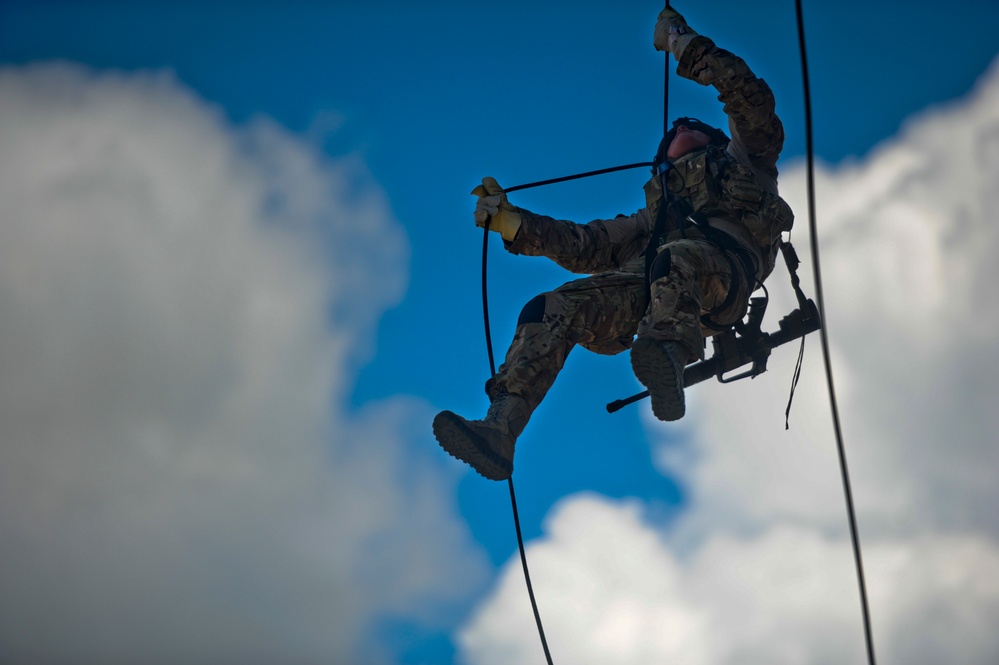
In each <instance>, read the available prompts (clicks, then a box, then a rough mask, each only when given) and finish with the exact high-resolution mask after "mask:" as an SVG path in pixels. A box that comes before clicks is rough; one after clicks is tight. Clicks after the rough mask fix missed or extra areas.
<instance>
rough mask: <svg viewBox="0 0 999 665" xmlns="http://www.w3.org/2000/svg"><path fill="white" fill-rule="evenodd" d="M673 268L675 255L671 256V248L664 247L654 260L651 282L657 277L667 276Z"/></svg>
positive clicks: (650, 275)
mask: <svg viewBox="0 0 999 665" xmlns="http://www.w3.org/2000/svg"><path fill="white" fill-rule="evenodd" d="M672 268H673V257H672V256H670V253H669V250H668V249H664V250H663V251H661V252H659V255H658V256H656V258H655V260H654V261H653V262H652V270H651V271H649V282H650V283H651V282H654V281H656V280H657V279H660V278H662V277H665V276H666V275H668V274H669V271H670V270H671V269H672Z"/></svg>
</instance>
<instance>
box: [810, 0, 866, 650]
mask: <svg viewBox="0 0 999 665" xmlns="http://www.w3.org/2000/svg"><path fill="white" fill-rule="evenodd" d="M794 4H795V10H796V12H797V19H798V44H799V46H800V50H801V76H802V86H803V88H804V97H805V149H806V152H807V184H808V228H809V232H810V234H811V249H812V260H813V264H814V275H815V300H816V303H817V304H818V308H819V319H820V320H821V321H822V325H821V326H820V327H819V336H820V338H821V340H822V357H823V359H824V362H825V368H826V384H827V387H828V389H829V405H830V409H831V411H832V420H833V429H834V431H835V433H836V448H837V451H838V453H839V467H840V475H841V476H842V478H843V494H844V496H845V498H846V512H847V517H848V518H849V522H850V539H851V541H852V543H853V558H854V562H855V564H856V568H857V583H858V585H859V587H860V605H861V610H862V612H863V619H864V637H865V640H866V645H867V662H868V663H869V665H875V659H874V638H873V635H872V631H871V614H870V608H869V607H868V603H867V584H866V582H865V581H864V561H863V557H862V556H861V553H860V536H859V535H858V529H857V515H856V511H855V510H854V506H853V491H852V490H851V488H850V472H849V469H848V468H847V464H846V448H845V446H844V445H843V431H842V428H841V426H840V422H839V408H838V406H837V403H836V385H835V383H834V382H833V373H832V360H831V358H830V354H829V335H828V333H827V332H826V329H827V328H828V321H829V319H827V318H826V309H825V302H824V299H823V296H822V271H821V270H820V268H819V241H818V232H817V229H816V227H817V224H816V221H815V165H814V161H815V160H814V154H815V149H814V146H813V143H812V100H811V90H810V87H809V82H808V58H807V55H806V50H805V21H804V17H803V16H802V10H801V0H795V3H794Z"/></svg>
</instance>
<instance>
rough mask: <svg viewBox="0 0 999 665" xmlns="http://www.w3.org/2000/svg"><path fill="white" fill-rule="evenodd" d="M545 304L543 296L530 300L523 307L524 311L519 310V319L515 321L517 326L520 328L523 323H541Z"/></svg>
mask: <svg viewBox="0 0 999 665" xmlns="http://www.w3.org/2000/svg"><path fill="white" fill-rule="evenodd" d="M546 302H547V301H546V299H545V296H544V294H541V295H540V296H535V297H534V298H532V299H531V300H530V302H528V303H527V304H526V305H524V309H522V310H520V318H518V319H517V325H518V326H522V325H524V324H525V323H541V322H542V321H543V320H544V318H545V303H546Z"/></svg>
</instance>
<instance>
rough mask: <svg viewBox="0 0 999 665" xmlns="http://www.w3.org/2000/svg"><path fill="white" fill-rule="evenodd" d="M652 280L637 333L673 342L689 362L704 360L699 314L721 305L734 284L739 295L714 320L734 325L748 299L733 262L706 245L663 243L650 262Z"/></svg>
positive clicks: (716, 248)
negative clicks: (649, 298) (648, 298)
mask: <svg viewBox="0 0 999 665" xmlns="http://www.w3.org/2000/svg"><path fill="white" fill-rule="evenodd" d="M737 269H738V268H737ZM651 277H652V286H651V292H652V298H651V302H650V303H649V309H648V312H646V314H645V317H644V318H643V319H642V321H641V323H639V325H638V335H639V337H648V338H651V339H654V340H657V341H671V342H678V343H679V344H680V345H681V346H682V347H683V348H684V349H685V350H686V351H687V354H688V357H689V358H690V359H693V358H700V359H703V358H704V333H703V331H702V327H701V314H702V313H703V312H709V311H712V310H713V309H715V308H716V307H718V306H719V305H721V304H723V303H724V302H725V299H726V297H727V296H728V295H729V289H730V288H731V287H732V286H733V281H735V282H737V284H736V287H737V288H739V290H740V292H741V293H739V294H737V297H736V298H735V299H734V300H733V301H732V303H731V305H730V306H729V307H727V308H726V311H724V312H720V313H718V315H717V319H718V320H719V321H720V322H721V323H729V322H732V323H734V322H735V321H737V320H739V319H740V318H742V314H743V313H744V311H745V304H746V301H747V299H748V295H749V292H748V289H747V288H746V280H745V278H744V277H741V276H735V277H734V276H733V263H732V262H731V261H729V259H728V257H726V255H725V253H724V252H723V251H722V250H721V249H719V248H718V247H716V246H715V245H713V244H711V243H709V242H706V241H703V240H678V241H676V242H672V243H669V244H667V245H664V246H663V248H662V249H661V250H660V253H659V255H658V256H657V257H656V260H655V262H654V263H653V266H652V275H651Z"/></svg>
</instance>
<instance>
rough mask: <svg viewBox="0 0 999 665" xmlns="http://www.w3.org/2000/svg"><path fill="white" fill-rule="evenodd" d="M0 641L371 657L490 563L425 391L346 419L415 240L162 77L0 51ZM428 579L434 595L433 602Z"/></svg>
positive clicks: (362, 198) (331, 175) (122, 649)
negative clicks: (381, 631)
mask: <svg viewBox="0 0 999 665" xmlns="http://www.w3.org/2000/svg"><path fill="white" fill-rule="evenodd" d="M0 117H2V118H3V122H2V123H0V218H2V224H0V395H2V398H0V437H2V444H0V542H2V543H3V545H2V555H0V653H2V654H4V656H3V658H4V659H5V660H10V661H11V662H43V661H44V662H53V663H58V662H74V663H77V662H105V663H135V662H144V663H156V662H163V663H175V662H241V663H257V662H260V663H264V662H268V663H269V662H301V663H308V662H375V661H377V660H379V659H380V658H383V657H385V654H378V653H374V652H373V651H372V650H371V640H370V638H371V636H372V634H373V631H374V630H375V629H376V628H377V621H378V620H379V619H381V618H384V617H387V616H397V617H402V618H408V619H410V620H417V619H415V617H419V620H420V621H428V622H434V621H437V622H440V621H445V620H446V618H445V616H446V613H447V611H448V608H449V607H451V608H452V610H453V603H455V602H459V603H460V602H465V601H466V600H467V596H468V593H469V592H470V590H474V589H475V588H476V587H477V585H479V584H480V583H481V580H482V577H483V573H484V565H483V562H482V559H481V556H477V551H476V550H475V549H474V547H473V546H471V545H470V543H469V542H468V535H467V533H466V530H465V527H464V525H463V524H462V523H461V522H460V520H458V519H457V518H456V511H455V506H454V505H453V484H454V481H455V478H454V477H453V475H452V472H450V471H446V470H444V469H442V468H440V467H439V466H438V465H437V463H436V462H435V461H434V458H433V457H432V456H431V455H430V454H429V453H428V454H424V453H420V452H418V451H419V450H421V449H423V450H426V451H431V450H433V446H432V445H431V443H430V442H429V441H426V440H422V439H421V440H419V441H416V440H415V437H418V436H422V435H421V434H413V433H412V432H414V431H420V432H422V430H423V429H427V431H428V432H429V429H428V428H416V427H414V426H413V423H414V420H415V421H419V422H420V423H421V424H422V423H423V422H426V421H428V420H429V413H428V409H429V407H427V406H426V405H424V404H423V403H420V402H417V401H415V400H406V399H396V400H392V401H387V402H383V403H377V404H369V405H367V406H365V407H363V408H362V409H360V410H359V411H357V412H348V411H347V410H346V407H345V400H344V398H345V396H346V395H347V394H348V391H349V390H350V389H351V381H352V379H353V376H354V373H355V371H356V369H357V367H358V366H359V364H360V363H361V362H363V360H364V359H365V358H366V357H368V356H369V355H370V354H371V353H372V348H371V347H370V344H369V343H368V342H366V340H368V339H371V338H372V337H373V335H372V332H373V330H372V329H373V325H374V323H375V321H376V319H377V317H378V316H379V315H380V314H381V313H382V312H383V311H384V309H385V308H386V307H387V306H388V305H390V304H392V303H394V302H397V301H398V299H399V298H400V297H401V294H402V290H403V288H404V286H405V279H406V276H405V269H406V265H407V252H408V249H407V247H406V242H405V239H404V237H403V234H402V232H401V229H400V227H399V226H398V224H397V223H396V222H395V221H394V219H393V218H392V215H391V212H390V211H389V209H388V206H387V204H386V201H385V200H384V197H383V195H382V193H381V192H380V190H378V188H377V187H376V186H374V185H373V183H372V182H371V180H370V177H369V176H368V175H367V173H366V171H365V169H364V166H363V164H362V163H361V161H360V160H359V159H357V158H349V157H348V158H344V159H341V160H339V161H336V162H330V161H325V160H324V159H322V158H321V157H320V156H319V153H318V151H317V150H315V149H313V148H312V147H310V146H309V145H308V144H306V143H304V142H303V141H301V140H300V139H298V138H296V137H294V136H292V135H290V134H289V133H287V132H285V131H284V130H283V129H281V128H280V127H279V126H277V125H276V124H275V123H273V122H271V121H268V120H266V119H258V120H255V121H253V122H250V123H247V124H246V125H243V126H234V125H233V124H232V123H230V122H229V121H228V120H227V119H226V118H225V117H224V116H223V114H222V113H221V112H220V111H219V110H218V109H216V108H214V107H212V106H210V105H208V104H206V103H205V102H204V101H203V100H201V99H199V98H198V97H197V95H195V94H194V93H193V92H192V91H190V90H189V89H187V88H185V87H184V86H183V85H181V84H180V83H178V82H177V81H176V80H175V79H174V78H173V76H172V75H170V74H169V73H162V72H157V73H148V72H147V73H127V74H126V73H115V72H94V71H91V70H88V69H85V68H82V67H78V66H74V65H71V64H66V63H62V64H45V65H35V66H29V67H26V68H6V69H2V70H0ZM431 596H432V598H431Z"/></svg>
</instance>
